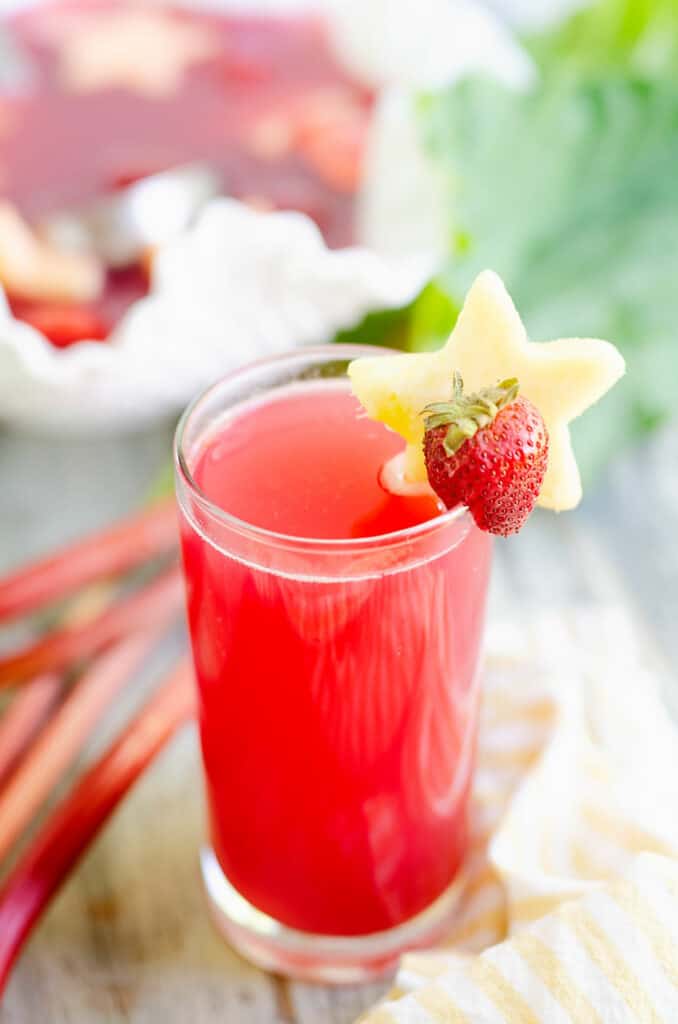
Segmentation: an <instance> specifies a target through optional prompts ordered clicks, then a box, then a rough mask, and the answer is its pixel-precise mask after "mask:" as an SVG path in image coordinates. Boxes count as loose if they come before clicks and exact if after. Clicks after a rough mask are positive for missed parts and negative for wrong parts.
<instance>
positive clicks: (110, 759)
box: [0, 662, 193, 995]
mask: <svg viewBox="0 0 678 1024" xmlns="http://www.w3.org/2000/svg"><path fill="white" fill-rule="evenodd" d="M192 713H193V687H192V685H191V670H190V668H189V666H188V664H187V663H185V662H184V663H182V664H181V665H180V667H179V668H178V669H177V670H175V672H174V673H173V674H172V675H171V676H170V678H169V679H168V680H167V681H166V682H165V683H164V684H163V685H162V686H161V687H160V689H159V690H157V691H156V693H155V695H154V696H153V697H152V698H151V700H150V701H149V702H148V703H147V704H146V706H145V707H144V708H143V710H142V711H141V712H140V713H139V714H138V715H137V716H136V717H135V718H134V719H133V720H132V721H131V722H130V723H129V725H128V726H127V727H126V729H125V731H124V733H123V735H122V736H121V737H120V738H119V739H118V740H117V741H116V742H115V743H114V744H113V745H112V746H111V747H110V748H109V750H108V752H107V753H106V754H105V755H104V756H103V757H102V758H101V759H100V760H99V761H97V762H96V764H95V765H94V766H93V767H92V768H90V769H89V771H88V772H87V773H86V774H85V775H84V776H83V778H82V779H81V780H80V782H79V783H78V784H77V785H76V787H75V789H74V790H73V791H72V792H71V794H70V795H69V796H68V797H66V799H65V800H64V802H63V803H62V804H61V805H60V806H59V807H57V809H56V810H55V811H54V813H53V814H52V815H51V817H50V818H49V819H48V820H47V822H46V823H45V825H44V826H43V827H42V828H41V829H40V831H39V833H38V835H37V836H36V838H35V839H34V840H33V842H32V844H31V846H30V848H29V849H28V851H27V852H26V853H25V854H24V856H23V857H22V858H21V859H20V860H19V862H18V864H17V865H16V867H15V868H14V870H13V871H12V872H11V874H10V875H9V877H8V879H7V881H6V882H5V884H4V885H3V887H2V889H1V890H0V995H2V992H3V991H4V988H5V985H6V983H7V979H8V977H9V974H10V971H11V969H12V966H13V964H14V961H15V960H16V958H17V956H18V955H19V953H20V952H21V949H22V947H23V944H24V942H25V941H26V939H27V938H28V936H29V935H30V933H31V931H32V929H33V927H34V925H35V924H36V922H37V921H38V919H39V917H40V915H41V914H42V912H43V910H45V909H46V907H47V906H48V904H49V902H50V900H51V899H52V897H53V896H54V894H55V893H56V891H57V890H58V888H59V886H60V885H61V883H62V882H63V881H64V879H65V878H66V877H67V875H68V873H69V872H70V871H71V870H72V869H73V867H74V866H75V864H76V863H77V861H78V860H79V858H80V857H81V856H82V854H83V853H84V852H85V850H86V849H87V847H88V846H89V844H90V843H91V842H92V840H93V839H94V838H95V836H96V835H97V833H98V832H99V830H100V829H101V827H102V826H103V825H104V823H105V822H106V820H107V818H108V817H109V816H110V815H111V813H112V812H113V811H114V810H115V808H116V806H117V805H118V803H119V802H120V800H121V799H122V798H123V797H124V795H125V794H126V793H127V791H128V790H129V789H130V787H131V786H132V785H133V783H134V782H135V781H136V779H138V777H139V776H140V775H141V773H142V772H143V771H144V769H145V768H146V767H147V766H148V765H149V764H150V763H151V761H152V760H153V759H154V757H156V755H157V754H158V753H159V752H160V750H161V749H162V748H163V746H164V745H165V744H166V743H167V741H168V740H169V739H170V737H171V736H172V735H173V734H174V733H175V732H176V730H177V729H178V727H179V726H180V725H182V724H183V723H184V722H185V721H187V720H188V719H189V718H190V716H191V715H192Z"/></svg>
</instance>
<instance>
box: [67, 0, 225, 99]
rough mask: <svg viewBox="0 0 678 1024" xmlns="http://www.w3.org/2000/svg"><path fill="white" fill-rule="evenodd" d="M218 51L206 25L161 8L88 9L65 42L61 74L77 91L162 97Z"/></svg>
mask: <svg viewBox="0 0 678 1024" xmlns="http://www.w3.org/2000/svg"><path fill="white" fill-rule="evenodd" d="M214 53H215V44H214V42H213V40H212V39H210V36H209V33H208V32H207V31H205V29H203V28H201V27H199V26H197V25H190V24H187V23H185V22H181V21H179V20H178V19H176V18H172V17H170V16H169V15H166V14H163V13H161V12H160V11H133V10H124V9H122V10H118V11H111V12H110V13H109V12H100V11H97V12H88V13H87V14H86V15H84V16H82V17H81V18H78V19H77V20H76V21H75V22H74V23H73V24H72V26H71V29H70V31H69V33H68V34H67V35H65V36H64V38H63V41H62V42H61V43H60V54H59V73H60V77H61V80H62V82H63V83H64V85H65V87H66V88H68V89H70V90H71V91H73V92H82V93H87V92H94V91H97V90H100V89H114V88H121V89H128V90H129V91H131V92H136V93H140V94H141V95H143V96H147V97H149V98H151V99H162V98H163V97H164V96H170V95H172V93H174V92H175V91H176V90H177V89H178V87H179V85H180V84H181V80H182V78H183V76H184V74H185V72H186V70H187V68H189V67H190V66H191V65H192V64H194V63H196V62H197V61H200V60H204V59H206V58H208V57H210V56H212V55H213V54H214Z"/></svg>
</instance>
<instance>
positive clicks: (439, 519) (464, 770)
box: [176, 346, 491, 981]
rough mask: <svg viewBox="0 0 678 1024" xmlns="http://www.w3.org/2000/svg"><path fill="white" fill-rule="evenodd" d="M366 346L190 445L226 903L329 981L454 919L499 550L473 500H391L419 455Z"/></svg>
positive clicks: (205, 691) (209, 853)
mask: <svg viewBox="0 0 678 1024" xmlns="http://www.w3.org/2000/svg"><path fill="white" fill-rule="evenodd" d="M368 351H369V352H370V354H374V350H368ZM364 354H366V352H365V349H362V348H357V347H348V346H332V347H325V348H316V349H300V350H298V351H296V352H294V353H291V354H290V355H287V356H283V357H280V358H277V359H273V360H270V361H267V362H263V363H258V364H255V365H253V366H251V367H248V368H245V369H243V370H241V371H238V372H237V373H235V374H233V375H231V376H230V377H227V378H226V379H224V380H222V381H221V382H219V383H218V384H216V385H215V386H214V387H212V388H211V389H210V390H209V391H207V392H206V393H205V394H204V395H202V396H201V397H200V398H198V399H197V400H196V401H195V402H194V403H193V405H191V406H190V407H189V409H188V410H187V412H186V413H185V415H184V417H183V419H182V422H181V424H180V426H179V429H178V432H177V441H176V466H177V494H178V501H179V506H180V510H181V534H182V549H183V558H184V569H185V578H186V590H187V605H188V617H189V625H190V632H191V638H192V645H193V656H194V662H195V673H196V680H197V686H198V693H199V723H200V735H201V743H202V752H203V760H204V769H205V780H206V791H207V803H208V812H209V821H210V837H211V841H210V846H209V848H207V849H205V850H204V852H203V856H202V869H203V877H204V881H205V885H206V889H207V893H208V897H209V902H210V906H211V909H212V911H213V914H214V916H215V918H216V920H217V923H218V924H219V926H220V927H221V929H222V930H223V932H224V933H225V934H226V935H227V937H228V938H229V939H230V941H231V942H232V943H233V944H234V945H235V946H236V947H237V948H238V949H239V950H240V951H241V952H243V953H244V954H245V955H246V956H248V957H249V958H250V959H251V960H254V961H255V962H256V963H258V964H260V965H262V966H265V967H267V968H269V969H272V970H276V971H279V972H283V973H287V974H292V975H295V976H297V977H306V978H313V979H316V980H324V981H355V980H360V979H363V978H366V977H369V976H371V975H374V974H378V973H382V972H384V971H387V970H388V969H390V968H391V967H392V966H393V964H394V962H395V960H396V958H397V956H398V954H399V953H400V952H402V950H403V949H406V948H412V947H415V946H418V945H423V944H425V943H427V942H430V941H432V940H433V939H434V938H435V937H436V936H437V935H438V934H439V933H440V932H441V931H442V930H443V929H444V927H445V924H446V923H447V921H448V920H449V916H450V913H451V911H452V908H453V905H454V901H455V878H456V876H457V873H458V871H459V868H460V865H461V864H462V861H463V858H464V854H465V851H466V846H467V812H468V798H469V790H470V786H471V779H472V770H473V761H474V752H475V737H476V722H477V713H478V698H479V693H478V660H479V649H480V644H481V637H482V630H483V619H484V610H485V597H486V591H487V583H488V577H489V571H490V557H491V541H490V537H489V535H487V534H485V533H482V532H481V531H479V530H478V529H477V528H476V526H475V525H474V523H473V521H472V519H471V517H470V515H469V514H468V512H467V511H466V509H464V508H461V507H460V508H458V509H454V510H452V511H450V512H444V511H443V512H442V513H441V509H440V507H439V505H438V503H437V500H436V499H435V497H434V496H433V495H432V493H431V494H430V495H429V494H419V495H411V496H396V495H393V494H390V493H388V492H387V491H386V490H385V489H384V488H383V487H382V485H381V483H380V469H381V467H382V465H383V464H384V462H385V461H386V460H387V459H389V458H390V457H391V456H393V455H394V454H395V453H397V452H398V451H399V450H400V448H401V447H402V441H401V439H400V438H398V437H397V436H396V435H395V434H393V433H391V432H390V431H388V430H387V429H386V428H385V427H383V426H382V425H381V424H379V423H375V422H373V421H371V420H369V419H367V417H366V416H365V415H364V414H363V412H362V410H361V408H360V407H359V405H358V403H357V400H356V399H355V398H354V397H353V396H352V394H351V392H350V389H349V385H348V381H347V379H346V369H347V366H348V363H349V361H350V360H351V359H353V358H355V357H356V356H359V355H364Z"/></svg>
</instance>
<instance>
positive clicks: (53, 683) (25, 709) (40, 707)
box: [0, 675, 61, 788]
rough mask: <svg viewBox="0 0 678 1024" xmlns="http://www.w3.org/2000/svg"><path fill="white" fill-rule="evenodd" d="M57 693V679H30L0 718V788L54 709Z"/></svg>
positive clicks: (58, 680) (58, 684) (49, 676)
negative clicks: (28, 683) (28, 684)
mask: <svg viewBox="0 0 678 1024" xmlns="http://www.w3.org/2000/svg"><path fill="white" fill-rule="evenodd" d="M60 692H61V681H60V679H59V677H58V676H53V675H47V676H40V678H39V679H34V680H33V681H32V683H31V685H30V686H27V687H26V688H25V689H24V690H22V691H21V693H18V694H17V695H16V697H15V698H14V699H13V701H12V703H11V704H10V706H9V707H8V708H7V710H6V711H5V712H4V714H3V716H2V718H0V788H1V787H2V785H3V783H4V782H5V781H6V779H7V778H8V776H9V775H10V774H11V772H12V770H13V768H14V767H15V765H16V764H17V762H18V760H19V759H20V757H21V755H22V754H23V752H24V751H25V750H26V748H27V747H28V746H29V744H30V742H31V740H32V739H33V738H34V737H35V735H36V734H37V732H38V730H39V729H40V726H41V725H42V724H43V723H44V721H45V719H46V718H47V716H48V714H49V713H50V711H51V710H52V708H53V707H54V705H55V704H56V702H57V699H58V697H59V694H60Z"/></svg>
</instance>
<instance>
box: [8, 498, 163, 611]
mask: <svg viewBox="0 0 678 1024" xmlns="http://www.w3.org/2000/svg"><path fill="white" fill-rule="evenodd" d="M176 543H177V524H176V512H175V506H174V502H173V501H171V500H163V501H161V502H158V503H157V504H155V505H152V506H151V507H150V508H148V509H146V510H145V511H143V512H141V513H140V514H138V515H136V516H134V517H132V518H131V519H127V520H125V521H124V522H122V523H118V524H117V525H115V526H113V527H111V528H109V529H107V530H102V531H101V532H99V533H95V534H93V535H92V536H90V537H87V538H86V539H85V540H83V541H80V542H79V543H77V544H73V545H71V546H69V547H67V548H64V549H62V550H61V551H59V552H58V553H57V554H56V555H52V556H50V557H49V558H45V559H43V560H41V561H39V562H34V563H33V564H31V565H29V566H28V567H24V568H22V569H19V570H17V572H14V573H12V574H11V575H10V576H6V577H5V578H4V579H3V580H1V581H0V621H2V620H4V619H10V618H15V617H16V616H18V615H26V614H28V613H29V612H33V611H35V610H36V609H38V608H40V607H42V606H43V605H45V604H48V603H50V602H52V601H57V600H60V599H61V598H64V597H67V596H68V595H70V594H73V593H74V592H75V591H76V590H80V589H81V588H82V587H84V586H86V585H87V584H89V583H92V582H93V581H94V580H98V579H105V578H107V577H112V576H119V575H122V574H123V573H125V572H128V571H129V570H130V569H133V568H134V567H135V566H136V565H140V564H141V563H142V562H145V561H148V560H149V559H151V558H154V557H156V556H158V555H161V554H163V553H166V552H168V551H171V550H172V549H173V548H174V547H175V545H176Z"/></svg>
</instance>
